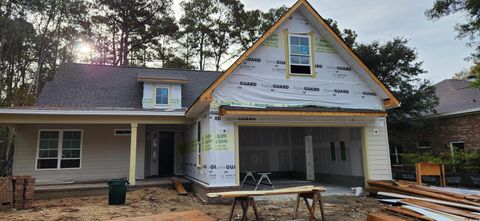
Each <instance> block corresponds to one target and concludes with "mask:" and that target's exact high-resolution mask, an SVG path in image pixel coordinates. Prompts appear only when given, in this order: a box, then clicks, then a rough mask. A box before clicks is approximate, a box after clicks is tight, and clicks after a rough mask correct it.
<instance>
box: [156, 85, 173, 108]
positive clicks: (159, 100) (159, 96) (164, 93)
mask: <svg viewBox="0 0 480 221" xmlns="http://www.w3.org/2000/svg"><path fill="white" fill-rule="evenodd" d="M169 94H170V91H169V90H168V87H156V88H155V104H156V105H168V100H169V99H168V98H169Z"/></svg>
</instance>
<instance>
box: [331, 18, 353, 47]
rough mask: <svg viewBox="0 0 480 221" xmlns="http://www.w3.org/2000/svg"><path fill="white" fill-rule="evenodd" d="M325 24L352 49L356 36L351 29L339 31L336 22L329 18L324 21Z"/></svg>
mask: <svg viewBox="0 0 480 221" xmlns="http://www.w3.org/2000/svg"><path fill="white" fill-rule="evenodd" d="M325 22H326V23H327V24H328V25H329V26H330V28H332V30H333V31H334V32H335V33H337V35H338V36H340V37H341V38H342V39H343V41H344V42H345V43H346V44H347V45H348V46H349V47H350V48H353V47H354V44H355V41H356V40H357V37H358V34H357V33H356V32H355V31H353V30H351V29H343V31H341V30H340V28H339V27H338V24H337V22H336V21H334V20H333V19H331V18H327V19H325Z"/></svg>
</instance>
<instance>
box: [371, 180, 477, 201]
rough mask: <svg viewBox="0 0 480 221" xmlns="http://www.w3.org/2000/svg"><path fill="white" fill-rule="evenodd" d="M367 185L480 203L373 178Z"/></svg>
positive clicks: (441, 198) (448, 199)
mask: <svg viewBox="0 0 480 221" xmlns="http://www.w3.org/2000/svg"><path fill="white" fill-rule="evenodd" d="M367 182H368V184H369V185H372V186H379V187H383V188H388V189H393V190H396V191H402V192H404V193H407V194H415V195H422V196H424V197H429V198H435V199H439V200H445V201H450V202H455V203H461V204H467V205H472V206H477V207H480V203H477V202H473V201H469V200H466V199H458V198H455V197H451V196H447V195H443V194H439V193H433V192H429V191H425V190H419V189H413V188H410V187H407V186H397V185H395V184H393V183H392V182H390V181H374V180H369V181H367Z"/></svg>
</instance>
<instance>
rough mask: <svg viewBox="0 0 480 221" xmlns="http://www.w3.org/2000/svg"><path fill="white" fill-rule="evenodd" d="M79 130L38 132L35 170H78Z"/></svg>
mask: <svg viewBox="0 0 480 221" xmlns="http://www.w3.org/2000/svg"><path fill="white" fill-rule="evenodd" d="M81 149H82V131H81V130H40V131H39V135H38V149H37V161H36V164H37V165H36V169H71V168H80V161H81Z"/></svg>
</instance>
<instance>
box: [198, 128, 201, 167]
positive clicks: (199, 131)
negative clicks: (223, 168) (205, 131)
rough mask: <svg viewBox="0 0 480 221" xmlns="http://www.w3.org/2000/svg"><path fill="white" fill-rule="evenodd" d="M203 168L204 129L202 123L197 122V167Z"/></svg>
mask: <svg viewBox="0 0 480 221" xmlns="http://www.w3.org/2000/svg"><path fill="white" fill-rule="evenodd" d="M201 166H202V129H201V124H200V121H198V122H197V167H201Z"/></svg>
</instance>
